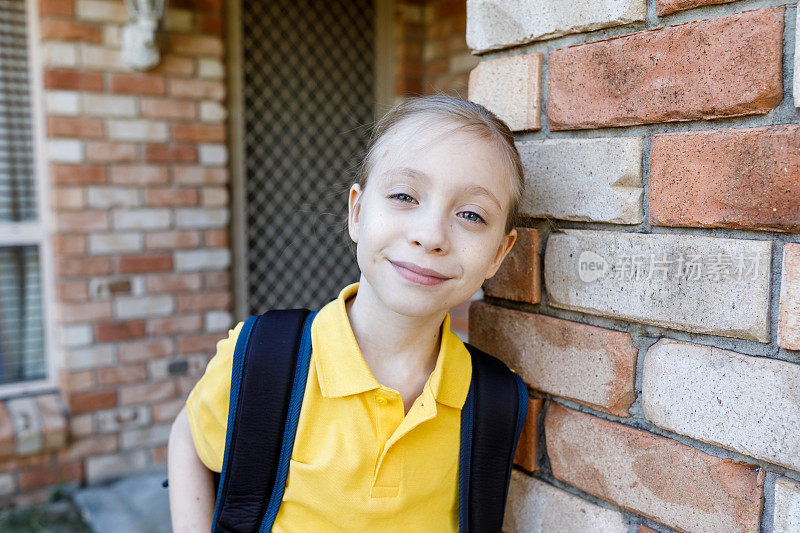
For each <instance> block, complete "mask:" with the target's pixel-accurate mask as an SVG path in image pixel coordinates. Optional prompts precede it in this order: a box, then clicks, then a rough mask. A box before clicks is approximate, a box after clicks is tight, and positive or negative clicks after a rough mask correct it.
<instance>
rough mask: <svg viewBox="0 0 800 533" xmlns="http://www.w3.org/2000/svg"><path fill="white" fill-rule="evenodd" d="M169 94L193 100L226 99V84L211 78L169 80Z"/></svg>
mask: <svg viewBox="0 0 800 533" xmlns="http://www.w3.org/2000/svg"><path fill="white" fill-rule="evenodd" d="M169 95H170V96H172V97H173V98H190V99H193V100H218V101H221V100H224V99H225V84H224V83H223V82H221V81H210V80H181V79H171V80H169Z"/></svg>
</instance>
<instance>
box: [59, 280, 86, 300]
mask: <svg viewBox="0 0 800 533" xmlns="http://www.w3.org/2000/svg"><path fill="white" fill-rule="evenodd" d="M56 296H57V297H58V300H59V301H61V302H88V301H89V282H88V281H86V280H79V281H59V282H56Z"/></svg>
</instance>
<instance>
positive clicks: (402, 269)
mask: <svg viewBox="0 0 800 533" xmlns="http://www.w3.org/2000/svg"><path fill="white" fill-rule="evenodd" d="M389 262H390V263H391V264H392V266H393V267H394V269H395V270H396V271H397V273H398V274H400V275H401V276H402V277H403V278H405V279H407V280H408V281H411V282H412V283H418V284H420V285H439V284H440V283H443V282H445V281H446V280H448V279H450V277H449V276H446V275H444V274H442V273H441V272H438V271H436V270H433V269H430V268H422V267H421V266H419V265H416V264H414V263H407V262H404V261H391V260H389Z"/></svg>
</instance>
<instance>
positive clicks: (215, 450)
mask: <svg viewBox="0 0 800 533" xmlns="http://www.w3.org/2000/svg"><path fill="white" fill-rule="evenodd" d="M357 291H358V283H352V284H350V285H348V286H346V287H345V288H344V289H342V290H341V292H340V293H339V296H338V298H337V299H336V300H333V301H331V302H328V303H327V304H326V305H325V306H324V307H323V308H322V309H320V311H319V313H318V314H317V316H316V317H314V321H313V323H312V325H311V341H312V350H311V363H310V365H309V371H308V380H307V382H306V388H305V396H304V399H303V405H302V408H301V410H300V419H299V422H298V427H297V434H296V436H295V442H294V448H293V450H292V455H291V460H290V463H289V473H288V476H287V480H286V491H285V493H284V495H283V501H282V503H281V507H280V510H279V512H278V515H277V517H276V519H275V524H274V527H273V529H272V530H273V531H276V532H279V533H280V532H297V531H314V532H326V531H381V532H383V533H385V532H391V531H437V532H444V531H458V452H459V444H460V428H461V407H462V406H463V405H464V401H465V399H466V397H467V392H468V391H469V385H470V379H471V377H472V362H471V359H470V355H469V351H468V350H467V348H466V346H464V343H463V342H462V341H461V339H459V338H458V336H457V335H456V334H455V333H453V332H452V331H450V314H449V313H448V314H447V315H446V316H445V319H444V321H443V323H442V335H441V344H440V348H439V355H438V359H437V360H436V367H435V368H434V370H433V372H432V373H431V375H430V376H429V378H428V381H427V382H426V383H425V387H424V389H423V391H422V394H421V395H420V396H419V397H418V398H417V399H416V401H415V402H414V404H413V406H412V407H411V409H410V410H409V411H408V414H404V410H403V403H402V401H401V397H400V393H399V392H398V391H396V390H395V389H392V388H390V387H386V386H384V385H381V384H380V383H378V381H377V380H376V379H375V377H374V376H373V375H372V372H371V371H370V369H369V367H368V366H367V363H366V361H365V360H364V358H363V357H362V355H361V352H360V350H359V348H358V344H357V343H356V339H355V336H354V335H353V330H352V328H351V327H350V321H349V319H348V317H347V311H346V309H345V300H346V299H348V298H350V297H351V296H353V295H355V294H356V292H357ZM243 325H244V322H240V323H239V324H237V325H236V327H235V328H234V329H232V330H230V331H229V332H228V338H227V339H222V340H220V341H219V342H218V343H217V353H216V355H215V356H214V357H213V358H212V359H211V361H209V363H208V366H207V368H206V371H205V374H204V375H203V377H202V378H200V381H199V382H198V383H197V385H196V386H195V387H194V389H193V390H192V392H191V393H190V394H189V398H188V400H187V401H186V410H187V412H188V415H189V424H190V426H191V429H192V437H193V439H194V444H195V448H196V449H197V453H198V455H199V456H200V459H201V460H202V461H203V463H205V465H206V466H207V467H208V468H209V469H211V470H214V471H216V472H219V471H220V470H221V469H222V460H223V455H224V453H225V433H226V425H227V420H228V399H229V397H230V380H231V371H232V365H233V351H234V348H235V346H236V338H237V337H238V335H239V332H240V331H241V329H242V326H243Z"/></svg>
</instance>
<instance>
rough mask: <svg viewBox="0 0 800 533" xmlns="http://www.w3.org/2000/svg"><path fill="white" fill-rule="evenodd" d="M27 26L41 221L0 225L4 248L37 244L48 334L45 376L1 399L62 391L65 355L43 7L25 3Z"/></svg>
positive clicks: (5, 389)
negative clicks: (59, 332)
mask: <svg viewBox="0 0 800 533" xmlns="http://www.w3.org/2000/svg"><path fill="white" fill-rule="evenodd" d="M25 17H26V20H25V23H26V30H27V45H28V76H29V80H30V95H31V118H32V123H33V160H34V168H35V170H34V173H35V186H36V201H37V215H38V219H37V220H36V221H34V222H16V223H6V222H0V246H2V247H6V246H15V245H31V244H32V245H36V246H37V248H38V254H39V279H40V280H41V290H42V295H41V297H42V308H43V316H42V325H43V331H44V339H42V341H43V345H44V354H43V355H44V357H45V359H46V365H45V368H46V371H45V377H44V378H42V379H36V380H30V381H18V382H12V383H4V384H0V399H3V398H8V397H12V396H20V395H24V394H30V393H33V392H39V391H44V390H53V389H58V378H57V374H58V369H59V368H60V367H61V361H62V357H61V355H62V354H61V352H60V350H59V349H58V342H56V335H55V324H56V320H57V317H56V307H55V305H56V299H55V279H54V275H53V274H54V270H53V261H54V259H53V245H52V238H51V237H52V235H53V228H54V225H53V212H52V207H51V204H50V188H49V187H50V180H49V179H48V176H49V163H48V160H47V154H46V150H45V146H46V142H47V139H46V127H45V116H44V105H43V104H44V84H43V63H42V44H41V30H40V24H39V5H38V2H37V1H36V0H25Z"/></svg>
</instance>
